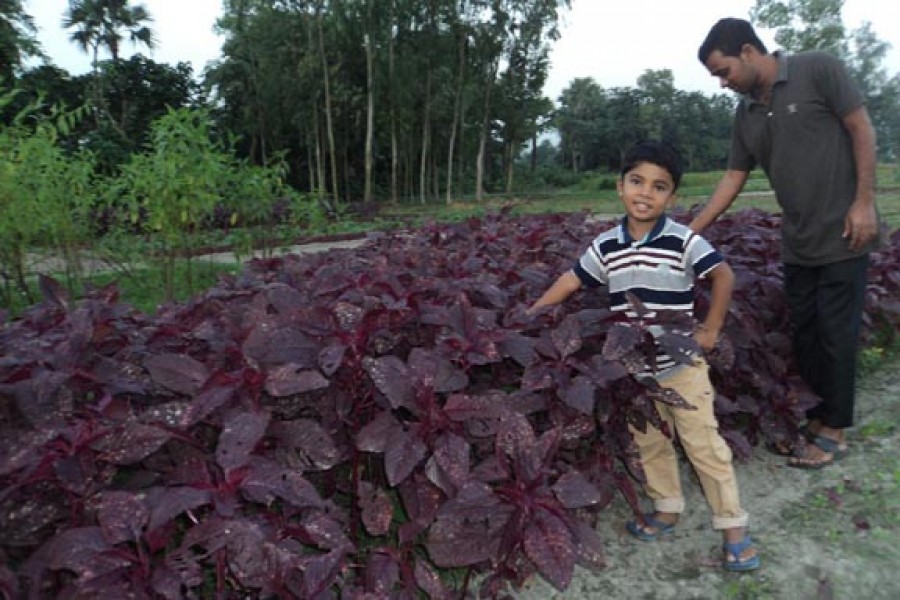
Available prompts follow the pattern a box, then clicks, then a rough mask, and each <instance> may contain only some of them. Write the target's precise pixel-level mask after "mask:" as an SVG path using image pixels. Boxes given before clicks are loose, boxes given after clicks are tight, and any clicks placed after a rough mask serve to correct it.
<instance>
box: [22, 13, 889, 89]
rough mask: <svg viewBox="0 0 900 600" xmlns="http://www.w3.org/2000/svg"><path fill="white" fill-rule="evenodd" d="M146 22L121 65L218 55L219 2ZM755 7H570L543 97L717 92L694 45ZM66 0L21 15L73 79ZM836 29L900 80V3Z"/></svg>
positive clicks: (79, 65)
mask: <svg viewBox="0 0 900 600" xmlns="http://www.w3.org/2000/svg"><path fill="white" fill-rule="evenodd" d="M143 4H144V5H145V6H146V7H147V10H148V11H149V12H150V14H151V15H152V16H153V18H154V21H153V23H152V28H153V29H154V31H155V32H156V34H157V48H156V49H155V50H153V51H150V50H147V49H146V48H144V47H139V48H135V47H134V46H132V45H131V44H130V43H127V42H126V43H125V45H124V47H123V49H122V55H123V57H128V56H130V55H131V54H133V53H134V52H141V53H142V54H144V55H145V56H149V57H150V58H152V59H153V60H154V61H157V62H164V63H170V64H172V65H174V64H177V63H178V62H180V61H187V62H190V63H191V64H192V65H193V67H194V73H195V74H197V75H199V74H200V73H202V71H203V69H204V67H205V66H206V65H207V63H208V62H209V61H212V60H215V59H216V58H218V57H219V54H220V51H221V47H222V39H221V38H219V37H217V36H216V34H215V32H214V30H213V29H214V24H215V21H216V18H217V17H218V16H219V14H220V13H221V10H222V0H143ZM754 4H755V0H624V1H623V0H572V8H571V10H568V11H565V12H564V13H563V15H562V20H561V27H560V30H561V37H560V39H559V40H557V41H556V42H555V43H554V44H553V47H552V50H551V53H550V60H551V66H550V75H549V78H548V80H547V84H546V86H545V88H544V93H545V94H546V95H547V96H548V97H549V98H550V99H552V100H554V101H556V100H557V99H558V98H559V95H560V93H561V92H562V91H563V90H564V89H565V88H566V87H567V86H568V85H569V83H571V81H572V79H574V78H576V77H590V78H593V79H594V80H595V81H596V82H597V83H598V84H599V85H601V86H602V87H604V88H612V87H635V86H636V85H637V78H638V77H639V76H640V75H641V74H642V73H643V72H644V71H646V70H647V69H654V70H659V69H671V71H672V74H673V76H674V79H675V87H676V89H679V90H684V91H698V92H702V93H705V94H714V93H717V92H720V91H721V90H720V88H719V86H718V82H717V81H716V80H715V79H714V78H713V77H710V76H709V74H708V73H707V72H706V69H704V68H703V66H702V65H701V64H700V62H699V61H698V60H697V58H696V55H697V47H698V46H699V45H700V43H701V42H702V41H703V38H704V37H705V36H706V33H707V31H708V30H709V28H710V27H711V26H712V24H713V23H714V22H715V21H716V20H718V19H719V18H721V17H741V18H747V17H748V15H749V12H750V8H751V7H752V6H753V5H754ZM67 6H68V0H25V1H24V7H25V12H27V13H28V14H30V15H32V16H33V17H34V20H35V25H36V26H37V27H38V28H39V30H38V34H37V38H38V41H39V42H40V43H41V45H42V46H43V48H44V51H45V53H46V54H47V55H48V56H49V57H50V59H51V60H52V62H53V63H54V64H55V65H57V66H59V67H62V68H64V69H66V70H67V71H69V72H70V73H72V74H80V73H85V72H87V71H89V70H90V57H89V56H88V55H86V54H84V53H83V52H82V51H81V50H80V49H79V48H78V46H77V45H75V44H73V43H72V42H70V41H69V40H68V32H66V31H65V30H64V29H62V26H61V21H62V15H63V13H64V12H65V10H66V7H67ZM843 20H844V25H845V26H847V27H848V28H850V29H856V28H858V27H859V26H860V25H861V24H862V23H863V22H864V21H870V22H871V23H872V26H873V29H874V30H875V33H876V34H877V35H878V37H879V38H880V39H882V40H883V41H886V42H888V43H890V44H891V46H892V47H891V49H890V51H889V53H888V56H887V59H886V60H885V63H884V66H885V67H886V68H887V70H888V72H889V73H890V74H891V75H893V74H896V73H900V27H897V26H896V23H897V22H898V21H900V2H897V0H845V2H844V11H843ZM758 33H759V34H760V38H761V39H762V41H763V42H764V43H765V44H766V45H767V46H768V48H769V50H774V49H776V48H777V46H776V45H775V43H774V40H773V37H772V36H771V35H770V32H767V31H765V30H760V31H758Z"/></svg>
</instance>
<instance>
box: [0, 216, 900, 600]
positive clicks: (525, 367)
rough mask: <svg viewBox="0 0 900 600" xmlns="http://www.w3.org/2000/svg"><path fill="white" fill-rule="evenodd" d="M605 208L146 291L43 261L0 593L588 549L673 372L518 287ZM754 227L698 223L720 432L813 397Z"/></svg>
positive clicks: (345, 580)
mask: <svg viewBox="0 0 900 600" xmlns="http://www.w3.org/2000/svg"><path fill="white" fill-rule="evenodd" d="M681 216H685V215H681ZM610 225H611V224H610V223H593V224H591V223H587V222H585V219H584V215H567V216H562V215H544V216H532V217H515V218H514V217H511V216H510V215H509V214H506V213H501V214H498V215H492V216H490V217H487V218H484V219H471V220H468V221H466V222H463V223H459V224H454V225H430V226H427V227H424V228H422V229H420V230H418V231H414V232H410V233H408V234H403V235H373V236H371V238H370V240H369V243H368V244H366V245H365V246H364V247H363V248H361V249H358V250H354V251H346V250H334V251H331V252H328V253H324V254H320V255H311V256H304V257H298V256H288V257H284V258H279V259H270V260H260V261H254V262H251V263H248V265H247V267H246V269H245V270H244V272H243V273H242V274H241V275H239V276H236V277H228V278H225V279H223V280H222V281H221V282H220V283H219V284H218V285H217V286H215V287H213V288H212V289H210V290H208V291H206V292H205V293H204V294H202V295H200V296H197V297H196V298H195V299H193V300H192V301H191V302H189V303H186V304H183V305H172V306H166V307H164V308H162V309H160V310H159V311H158V313H157V314H156V315H153V316H148V315H143V314H140V313H137V312H135V311H134V310H132V309H131V308H129V307H128V306H126V305H123V304H122V303H120V302H119V301H118V298H117V293H116V290H115V288H114V287H108V288H103V289H97V290H91V291H90V292H89V293H88V294H87V297H86V299H84V300H80V301H78V302H72V301H70V300H69V299H67V298H66V296H65V295H64V294H63V293H62V292H61V290H60V288H59V286H58V285H56V283H55V282H53V281H52V280H43V281H42V288H43V292H44V298H45V300H44V301H43V302H42V303H41V304H39V305H36V306H34V307H32V308H31V310H29V311H28V312H26V313H25V314H24V315H23V316H22V317H21V318H20V319H18V320H16V321H13V322H9V323H5V324H4V325H3V327H2V329H0V486H2V488H0V531H3V532H4V535H3V536H2V540H0V557H2V566H0V590H2V592H3V595H4V596H5V597H8V598H13V597H15V598H19V597H23V598H46V597H138V598H170V599H176V598H204V597H211V596H216V597H221V598H232V597H233V598H238V597H240V598H246V597H273V596H274V597H281V598H323V599H324V598H335V597H341V598H348V599H350V598H375V597H379V598H380V597H396V598H411V597H417V596H420V595H422V594H426V595H428V596H430V597H434V598H450V597H458V596H459V593H460V592H461V591H463V592H465V590H469V588H470V587H472V586H474V585H475V584H474V581H475V580H474V579H472V576H473V575H476V574H478V575H480V577H479V579H478V581H479V582H480V588H479V589H478V593H479V594H480V595H481V596H485V597H496V596H499V595H501V594H503V592H504V590H505V589H506V587H507V585H509V584H510V583H512V584H513V585H520V584H521V583H523V582H524V581H525V580H527V579H528V578H529V577H532V576H534V575H535V574H540V575H541V576H543V577H545V578H546V579H547V580H548V581H550V582H551V583H552V584H553V585H554V586H556V587H557V588H559V589H565V588H566V587H567V585H568V584H569V582H570V580H571V577H572V575H573V572H574V569H575V566H576V565H581V566H583V567H585V568H590V569H601V568H602V567H603V565H604V555H603V545H602V540H600V539H599V538H598V536H597V534H596V532H595V530H594V528H593V527H592V525H593V524H594V522H595V521H596V519H599V518H603V509H604V508H605V507H607V506H608V505H609V504H610V502H612V501H613V499H614V497H615V496H616V494H622V495H623V496H624V498H625V499H626V500H627V501H628V502H629V503H630V504H631V505H632V507H633V508H634V509H635V510H636V511H637V510H638V505H637V504H638V500H637V492H636V489H637V484H639V483H640V481H641V480H642V478H643V474H642V470H641V466H640V462H639V460H638V458H637V453H636V451H635V448H634V445H633V443H632V441H631V437H630V435H629V433H628V427H629V425H632V426H634V427H637V428H644V427H648V426H661V425H662V423H661V421H660V418H659V415H658V413H657V412H656V410H655V408H654V402H653V401H654V400H660V401H662V402H669V403H673V404H679V403H682V402H683V400H682V399H681V398H679V397H677V395H673V394H671V393H665V392H664V391H663V390H661V389H659V388H658V387H655V386H652V385H649V384H646V383H641V382H639V381H638V380H637V379H635V378H634V377H633V375H632V373H634V372H635V371H636V370H638V369H640V368H641V366H642V365H643V363H644V360H645V359H646V357H647V356H652V353H653V348H652V344H648V343H647V335H646V331H644V329H643V328H642V327H640V326H632V327H625V326H624V325H623V324H622V323H621V320H620V318H619V317H617V316H616V315H613V314H612V313H611V312H610V311H609V310H608V302H607V298H606V297H605V295H604V294H603V292H602V290H601V291H599V292H587V293H582V294H578V295H576V296H575V297H573V298H572V299H570V301H569V302H567V303H566V305H565V306H559V307H554V308H552V309H547V310H544V311H542V312H541V313H540V314H538V315H536V316H534V317H531V316H527V315H526V314H525V311H524V309H525V308H526V307H527V306H529V305H530V304H531V303H532V302H533V301H534V299H535V298H536V297H537V296H538V295H539V294H540V293H541V292H542V291H543V290H544V289H545V288H546V286H547V285H549V284H550V282H552V280H553V278H555V277H556V276H557V275H558V274H559V273H560V272H562V271H563V270H565V269H568V268H569V267H570V266H571V265H572V264H573V261H574V260H575V259H576V257H577V256H578V255H579V254H580V253H581V252H582V251H583V249H584V247H585V246H586V244H587V243H588V242H589V241H590V240H591V239H592V238H593V236H594V235H596V233H597V232H598V231H600V230H601V229H603V228H605V227H609V226H610ZM777 228H778V219H777V217H773V216H768V215H765V214H763V213H758V212H751V211H748V212H743V213H737V214H735V215H733V216H729V217H726V218H725V219H722V220H721V221H720V222H719V223H718V224H717V225H716V226H715V227H713V228H712V229H711V230H710V232H709V237H710V238H711V240H712V241H713V242H714V243H716V244H717V245H718V246H719V247H720V248H721V249H722V251H723V252H724V253H725V254H726V255H727V256H728V258H729V260H730V262H731V264H732V265H733V266H734V268H735V271H736V272H737V275H738V280H737V289H736V294H735V299H734V303H733V306H732V308H731V312H730V314H729V318H728V321H727V324H726V331H725V333H726V336H725V337H726V341H725V343H723V345H722V347H721V348H719V349H718V350H717V351H716V352H715V353H713V355H712V356H711V360H712V364H713V377H714V378H715V381H716V385H717V392H718V396H717V410H718V413H719V418H720V422H721V424H722V428H723V431H724V434H725V436H726V438H727V439H728V440H729V442H730V443H731V444H732V446H733V447H734V449H735V451H736V454H737V455H738V456H741V457H746V456H748V455H749V453H750V452H751V450H752V447H753V446H754V445H755V444H756V443H758V441H759V440H760V439H763V438H765V439H778V438H782V437H787V436H790V435H792V434H793V433H794V431H795V430H796V426H797V421H798V416H799V415H800V414H801V413H802V410H803V409H804V408H805V407H806V406H808V405H810V403H812V402H815V400H816V399H815V398H814V397H813V396H812V395H811V394H809V392H807V391H806V390H805V388H804V387H803V386H802V384H801V383H800V381H799V380H798V378H797V377H796V376H795V375H794V370H793V366H792V364H791V359H790V352H789V347H788V342H787V336H786V332H787V322H786V318H785V308H784V299H783V296H782V293H781V287H780V267H779V266H778V258H777V247H778V241H777V238H778V231H777ZM898 248H900V240H898V239H897V235H896V234H895V236H894V238H893V239H892V240H891V243H890V244H889V245H888V246H887V247H886V248H885V249H883V250H882V251H881V252H879V253H878V254H876V255H875V256H873V263H872V264H873V268H872V284H871V285H870V288H869V299H868V304H867V313H866V318H867V324H868V325H869V326H870V330H871V331H874V330H875V329H878V330H879V331H881V332H882V333H884V332H885V331H887V332H888V333H889V335H895V334H896V331H897V324H898V322H900V319H898V313H900V311H898V309H897V300H896V298H897V297H898V289H900V280H898V276H897V275H896V272H897V271H896V265H897V264H898V258H900V256H898V254H900V250H898ZM706 294H707V291H706V290H705V289H704V288H701V289H700V290H699V291H698V305H699V310H700V311H701V312H702V310H703V309H704V307H705V302H706V297H707V296H706ZM636 308H638V309H640V307H639V306H637V305H636ZM683 349H684V348H681V349H679V348H678V347H675V346H673V347H672V348H670V351H671V352H672V353H673V354H676V355H677V354H678V353H679V352H680V351H681V350H683ZM469 593H471V591H470V592H469Z"/></svg>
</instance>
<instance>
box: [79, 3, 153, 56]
mask: <svg viewBox="0 0 900 600" xmlns="http://www.w3.org/2000/svg"><path fill="white" fill-rule="evenodd" d="M151 21H153V17H151V16H150V13H149V12H148V11H147V8H146V7H145V6H144V5H143V4H138V5H136V6H129V5H128V0H69V9H68V10H67V11H66V13H65V14H64V15H63V21H62V24H63V27H64V28H65V29H73V28H74V29H75V31H73V32H72V33H71V34H70V36H69V39H70V40H71V41H73V42H75V43H76V44H78V45H79V46H80V47H81V49H82V50H84V51H85V52H88V53H90V54H91V55H92V60H93V63H92V64H93V67H94V69H95V70H96V68H97V59H98V55H99V52H100V49H101V48H106V50H107V51H109V54H110V56H112V60H113V63H117V62H118V61H119V49H120V47H121V43H122V39H123V37H124V34H127V35H128V38H129V40H130V41H131V42H132V43H134V44H143V45H145V46H147V48H150V49H151V50H152V49H153V48H154V47H155V46H156V36H155V34H154V32H153V30H152V29H150V27H148V26H147V23H149V22H151Z"/></svg>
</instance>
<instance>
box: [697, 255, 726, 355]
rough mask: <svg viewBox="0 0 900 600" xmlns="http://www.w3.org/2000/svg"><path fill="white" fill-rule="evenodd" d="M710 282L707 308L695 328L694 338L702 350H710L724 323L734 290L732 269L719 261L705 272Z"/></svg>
mask: <svg viewBox="0 0 900 600" xmlns="http://www.w3.org/2000/svg"><path fill="white" fill-rule="evenodd" d="M707 277H709V279H710V281H711V282H712V289H711V290H710V297H709V310H708V311H707V313H706V319H704V321H703V324H702V325H700V326H699V327H698V328H697V332H696V333H695V334H694V339H695V340H697V343H698V344H700V347H701V348H703V349H704V350H712V349H713V347H714V346H715V345H716V340H718V339H719V332H720V331H722V326H723V325H724V324H725V317H726V315H727V314H728V305H729V304H731V292H732V290H734V271H732V270H731V267H730V266H728V263H725V262H723V263H719V264H718V265H717V266H715V267H713V270H712V271H710V272H709V273H708V274H707Z"/></svg>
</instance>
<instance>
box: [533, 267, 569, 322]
mask: <svg viewBox="0 0 900 600" xmlns="http://www.w3.org/2000/svg"><path fill="white" fill-rule="evenodd" d="M580 288H581V280H580V279H578V275H576V274H575V272H574V271H572V270H571V269H570V270H568V271H566V272H565V273H563V274H562V275H560V276H559V277H558V278H557V280H556V281H555V282H553V285H551V286H550V287H549V288H548V289H547V291H546V292H544V294H543V295H542V296H541V297H540V298H538V299H537V301H536V302H535V303H534V304H532V305H531V308H529V309H528V312H529V313H533V312H534V311H536V310H537V309H539V308H542V307H544V306H550V305H553V304H559V303H560V302H562V301H563V300H565V299H566V298H568V297H569V296H571V295H572V294H574V293H575V292H577V291H578V290H579V289H580Z"/></svg>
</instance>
